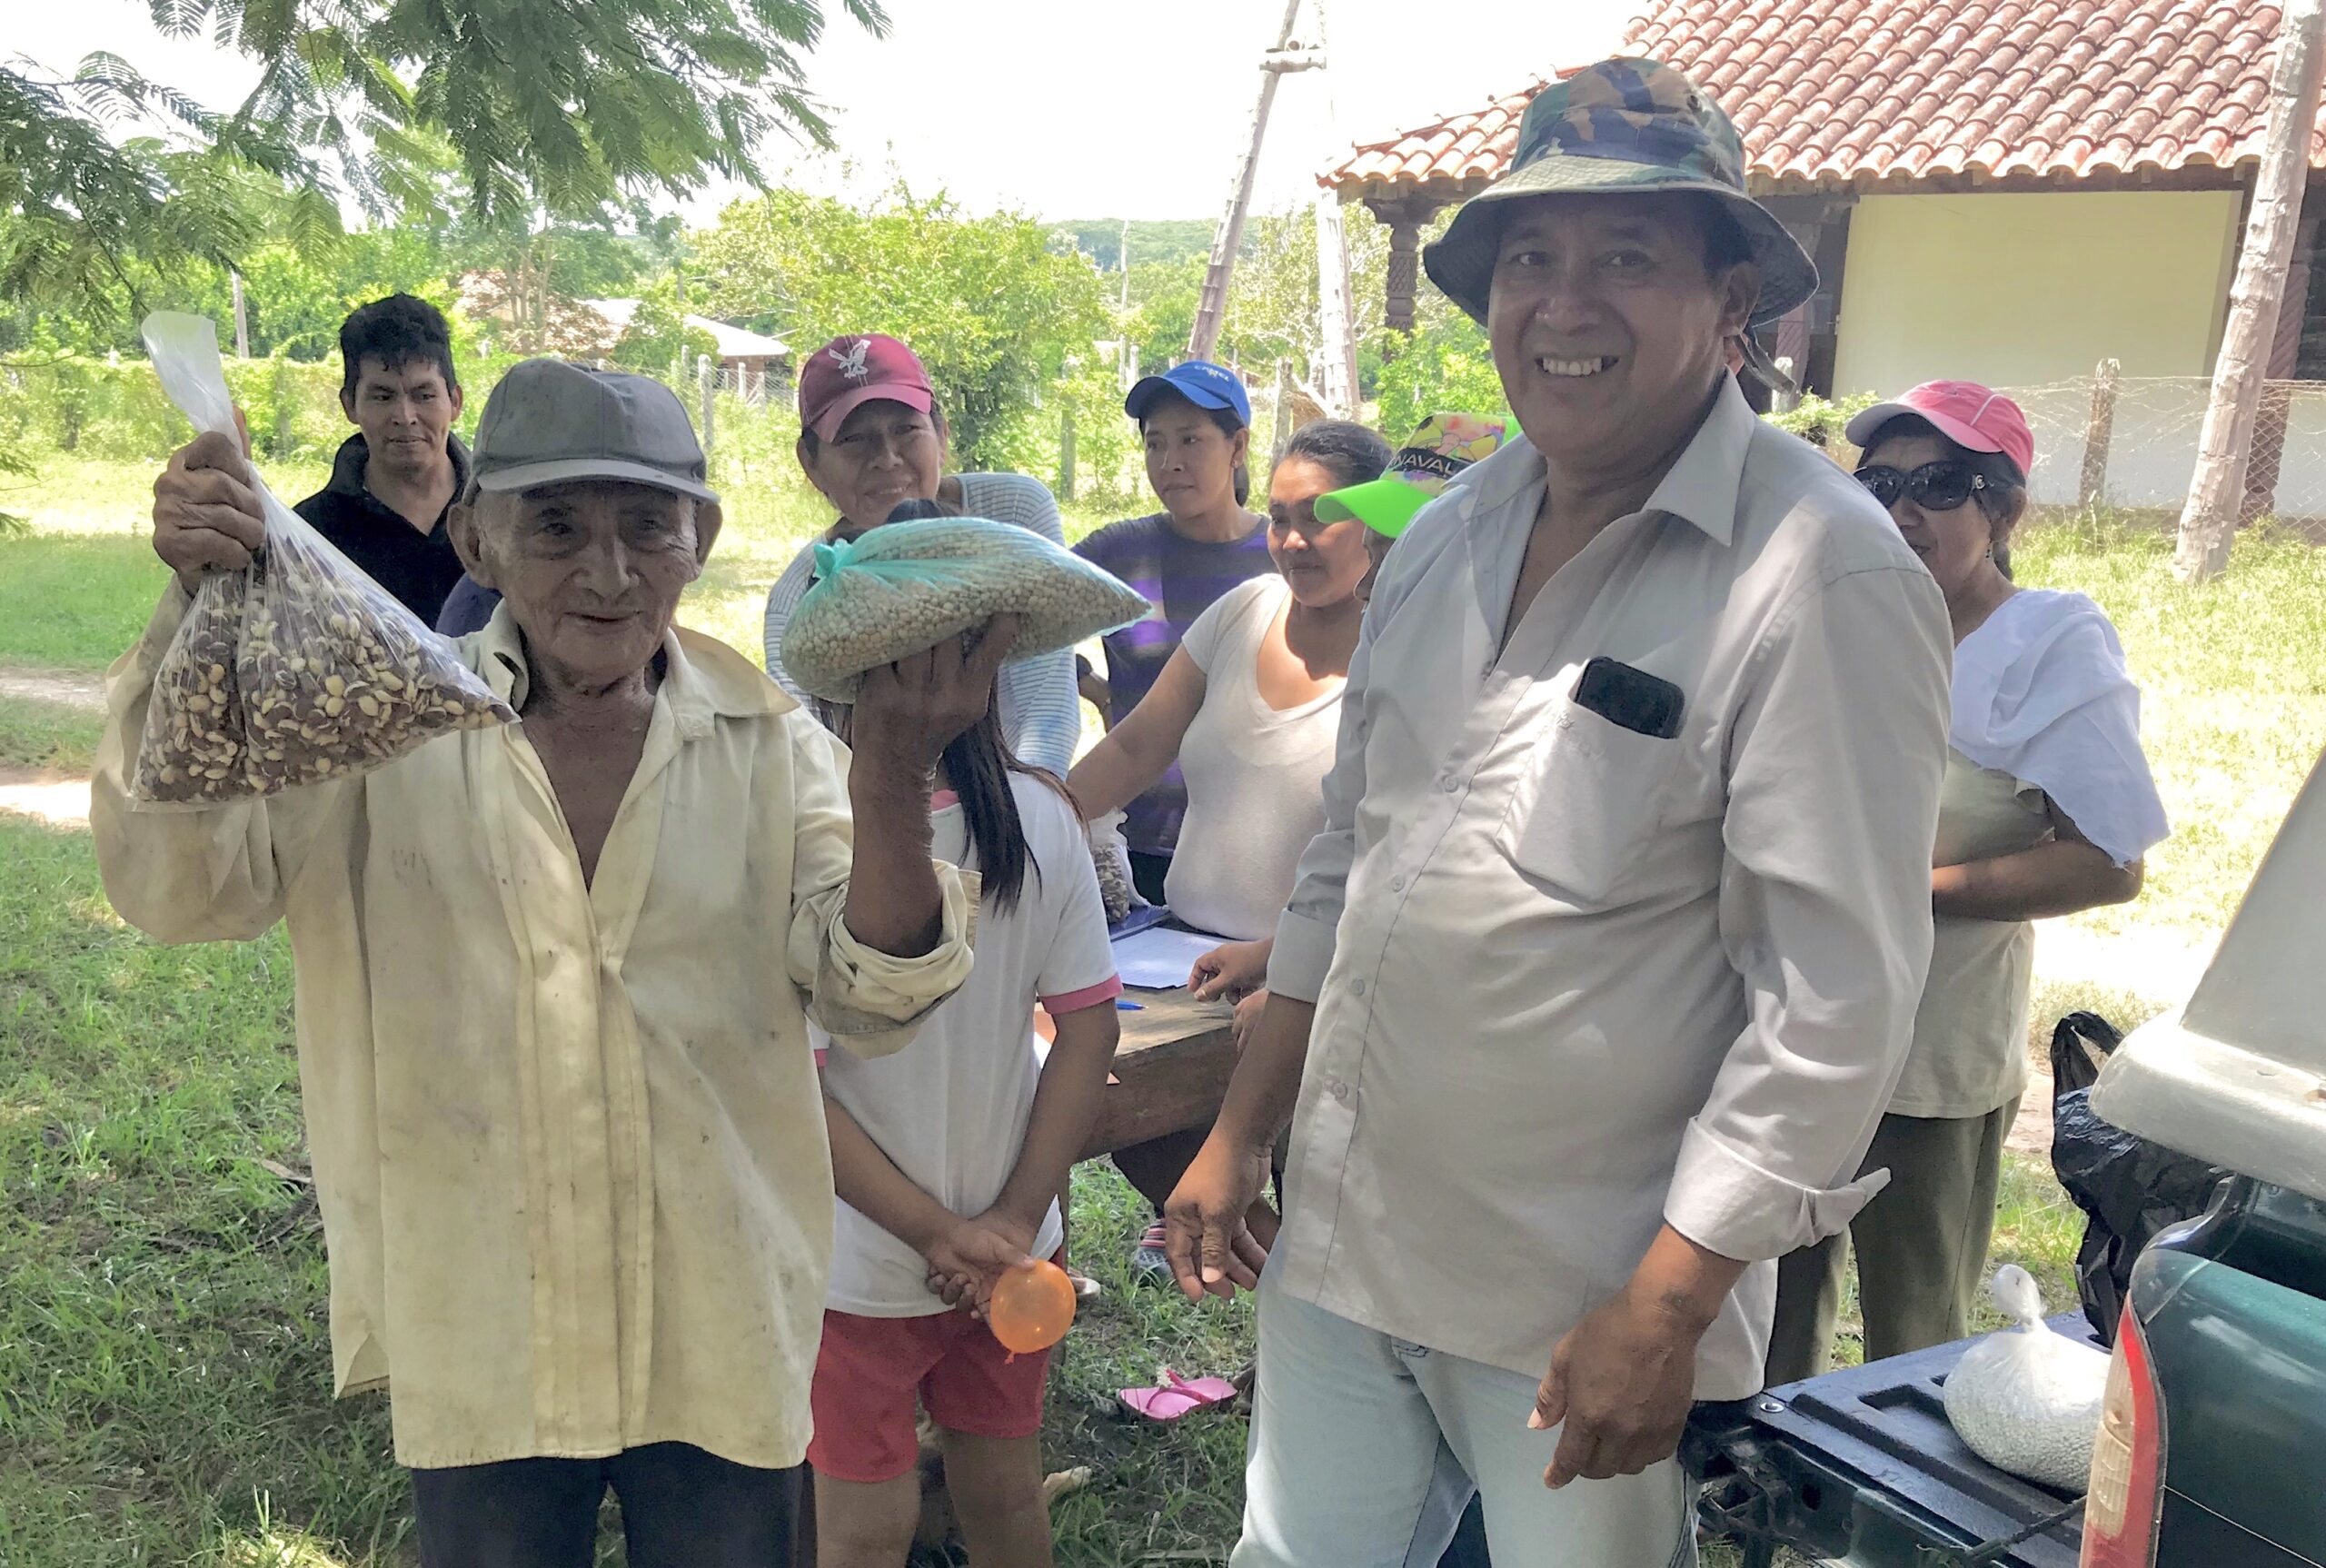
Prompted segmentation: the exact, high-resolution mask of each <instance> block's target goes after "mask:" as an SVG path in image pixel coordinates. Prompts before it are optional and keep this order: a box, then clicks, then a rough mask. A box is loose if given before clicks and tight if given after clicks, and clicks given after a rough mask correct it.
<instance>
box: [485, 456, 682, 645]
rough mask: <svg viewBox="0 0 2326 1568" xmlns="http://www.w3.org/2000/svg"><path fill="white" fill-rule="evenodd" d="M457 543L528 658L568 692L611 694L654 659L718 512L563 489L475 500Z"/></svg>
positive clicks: (634, 492) (627, 492)
mask: <svg viewBox="0 0 2326 1568" xmlns="http://www.w3.org/2000/svg"><path fill="white" fill-rule="evenodd" d="M459 532H460V535H461V544H462V554H463V556H464V557H467V558H468V559H469V561H470V565H471V570H472V571H476V574H477V576H478V578H479V581H482V582H483V583H484V584H485V586H487V587H489V588H497V589H499V590H501V593H502V597H503V598H504V599H506V600H508V601H509V610H510V613H511V614H512V615H513V616H514V617H515V618H516V620H517V624H518V626H519V627H520V628H522V630H523V631H524V633H525V641H526V646H527V650H528V652H529V653H530V655H531V656H532V657H533V658H535V659H542V660H549V661H551V662H552V663H553V664H555V665H557V666H558V667H559V668H560V670H562V672H563V673H564V674H565V675H566V676H567V677H568V678H569V679H571V680H575V681H577V682H581V683H584V684H595V683H604V684H611V683H613V682H615V681H618V680H624V679H627V678H628V677H630V676H631V675H633V674H635V673H637V672H638V671H639V670H642V669H644V668H645V667H646V665H647V663H648V661H649V660H651V659H652V658H653V657H654V655H655V654H656V653H657V652H659V651H660V650H661V646H662V637H663V634H664V633H665V632H667V631H668V630H670V628H671V617H672V616H673V615H675V614H676V613H677V610H678V606H679V595H680V594H681V593H682V592H683V591H685V590H686V586H687V584H689V583H690V582H692V581H694V580H695V579H696V577H698V576H700V575H701V571H702V563H703V561H705V560H706V559H708V558H709V556H710V554H711V541H713V540H714V539H716V538H717V536H718V532H719V509H718V508H717V507H716V506H712V505H708V504H705V503H702V502H699V501H695V500H693V499H692V498H691V497H689V496H683V495H677V494H673V493H672V492H671V491H667V490H658V489H656V488H655V487H653V486H651V485H645V484H631V483H628V482H625V481H614V480H598V479H590V480H574V481H570V482H567V483H563V484H551V485H542V486H541V487H540V488H538V489H535V490H528V491H522V492H521V493H519V494H516V495H498V496H487V497H484V498H482V503H481V504H480V505H479V506H478V507H476V508H474V509H463V514H462V518H461V527H460V530H459ZM479 568H482V570H481V571H480V570H478V569H479Z"/></svg>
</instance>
